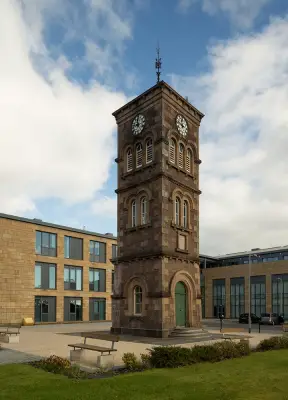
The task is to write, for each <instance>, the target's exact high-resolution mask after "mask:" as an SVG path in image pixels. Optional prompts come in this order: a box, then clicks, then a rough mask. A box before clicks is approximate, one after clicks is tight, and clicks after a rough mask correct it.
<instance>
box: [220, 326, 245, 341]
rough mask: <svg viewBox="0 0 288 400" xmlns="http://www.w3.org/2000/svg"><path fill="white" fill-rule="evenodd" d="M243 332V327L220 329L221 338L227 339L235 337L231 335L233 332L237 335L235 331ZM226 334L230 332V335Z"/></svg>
mask: <svg viewBox="0 0 288 400" xmlns="http://www.w3.org/2000/svg"><path fill="white" fill-rule="evenodd" d="M243 332H245V329H243V328H222V329H221V333H222V335H223V339H229V340H232V339H235V336H231V334H233V333H234V335H237V333H243ZM227 334H230V336H225V335H227ZM236 339H238V338H236Z"/></svg>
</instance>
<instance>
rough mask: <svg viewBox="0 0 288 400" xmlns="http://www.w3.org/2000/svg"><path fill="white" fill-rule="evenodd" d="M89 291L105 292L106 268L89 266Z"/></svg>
mask: <svg viewBox="0 0 288 400" xmlns="http://www.w3.org/2000/svg"><path fill="white" fill-rule="evenodd" d="M89 291H90V292H106V270H105V269H100V268H89Z"/></svg>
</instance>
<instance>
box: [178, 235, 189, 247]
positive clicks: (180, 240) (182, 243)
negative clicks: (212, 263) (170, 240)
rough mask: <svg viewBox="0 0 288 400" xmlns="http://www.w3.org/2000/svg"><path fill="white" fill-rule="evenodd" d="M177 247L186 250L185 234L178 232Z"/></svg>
mask: <svg viewBox="0 0 288 400" xmlns="http://www.w3.org/2000/svg"><path fill="white" fill-rule="evenodd" d="M178 248H179V250H187V237H186V235H181V234H179V236H178Z"/></svg>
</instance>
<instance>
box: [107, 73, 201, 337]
mask: <svg viewBox="0 0 288 400" xmlns="http://www.w3.org/2000/svg"><path fill="white" fill-rule="evenodd" d="M113 115H114V117H115V118H116V122H117V125H118V157H117V159H116V162H117V164H118V188H117V190H116V193H117V197H118V254H117V259H115V260H113V262H114V264H115V279H114V293H113V296H112V328H111V332H113V333H122V334H134V335H140V336H151V337H167V336H169V335H170V333H171V332H172V331H173V330H174V328H176V327H190V328H193V327H195V328H199V327H200V326H201V294H200V271H199V195H200V194H201V192H200V190H199V164H200V163H201V161H200V160H199V126H200V122H201V119H202V118H203V116H204V115H203V114H202V113H201V112H200V111H198V110H197V109H196V108H195V107H194V106H193V105H192V104H190V103H189V102H188V100H186V99H184V98H183V97H182V96H180V94H178V93H177V92H176V91H175V90H173V89H172V88H171V87H170V86H169V85H168V84H167V83H165V82H164V81H159V82H157V84H156V85H155V86H153V87H152V88H150V89H149V90H147V91H146V92H144V93H143V94H141V95H140V96H138V97H137V98H135V99H134V100H132V101H130V102H129V103H128V104H126V105H124V106H123V107H122V108H120V109H119V110H117V111H115V112H114V113H113Z"/></svg>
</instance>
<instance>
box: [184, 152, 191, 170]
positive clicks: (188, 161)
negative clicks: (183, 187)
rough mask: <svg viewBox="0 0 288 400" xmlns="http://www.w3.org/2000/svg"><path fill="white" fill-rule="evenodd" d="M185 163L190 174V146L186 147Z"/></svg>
mask: <svg viewBox="0 0 288 400" xmlns="http://www.w3.org/2000/svg"><path fill="white" fill-rule="evenodd" d="M185 164H186V165H185V167H186V168H185V169H186V172H188V173H189V174H191V172H192V168H191V167H192V151H191V149H190V148H188V149H187V150H186V163H185Z"/></svg>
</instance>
